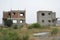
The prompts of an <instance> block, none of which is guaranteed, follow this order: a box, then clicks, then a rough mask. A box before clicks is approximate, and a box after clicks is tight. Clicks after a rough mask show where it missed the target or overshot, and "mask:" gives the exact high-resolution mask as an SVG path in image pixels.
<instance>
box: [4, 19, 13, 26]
mask: <svg viewBox="0 0 60 40" xmlns="http://www.w3.org/2000/svg"><path fill="white" fill-rule="evenodd" d="M12 24H13V22H12V20H10V19H8V20H5V21H4V25H5V26H8V27H10V26H11V25H12Z"/></svg>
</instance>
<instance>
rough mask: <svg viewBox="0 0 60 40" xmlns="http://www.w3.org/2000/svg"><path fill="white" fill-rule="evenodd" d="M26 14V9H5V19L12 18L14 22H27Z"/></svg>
mask: <svg viewBox="0 0 60 40" xmlns="http://www.w3.org/2000/svg"><path fill="white" fill-rule="evenodd" d="M25 15H26V11H25V10H11V11H3V19H4V18H7V19H11V20H12V21H13V23H14V24H25ZM3 23H4V22H3Z"/></svg>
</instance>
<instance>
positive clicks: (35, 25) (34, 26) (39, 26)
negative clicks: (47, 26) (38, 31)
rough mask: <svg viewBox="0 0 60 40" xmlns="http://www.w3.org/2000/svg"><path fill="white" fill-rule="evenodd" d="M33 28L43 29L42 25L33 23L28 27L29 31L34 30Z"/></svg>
mask: <svg viewBox="0 0 60 40" xmlns="http://www.w3.org/2000/svg"><path fill="white" fill-rule="evenodd" d="M32 28H41V25H40V24H38V23H33V24H31V25H30V26H29V27H28V29H32Z"/></svg>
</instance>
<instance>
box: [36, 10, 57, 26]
mask: <svg viewBox="0 0 60 40" xmlns="http://www.w3.org/2000/svg"><path fill="white" fill-rule="evenodd" d="M37 23H39V24H41V25H45V26H55V25H56V13H55V12H52V11H37Z"/></svg>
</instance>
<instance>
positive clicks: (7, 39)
mask: <svg viewBox="0 0 60 40" xmlns="http://www.w3.org/2000/svg"><path fill="white" fill-rule="evenodd" d="M0 40H21V39H20V38H19V36H18V34H17V33H16V32H14V31H12V30H3V31H2V32H1V35H0Z"/></svg>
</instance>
